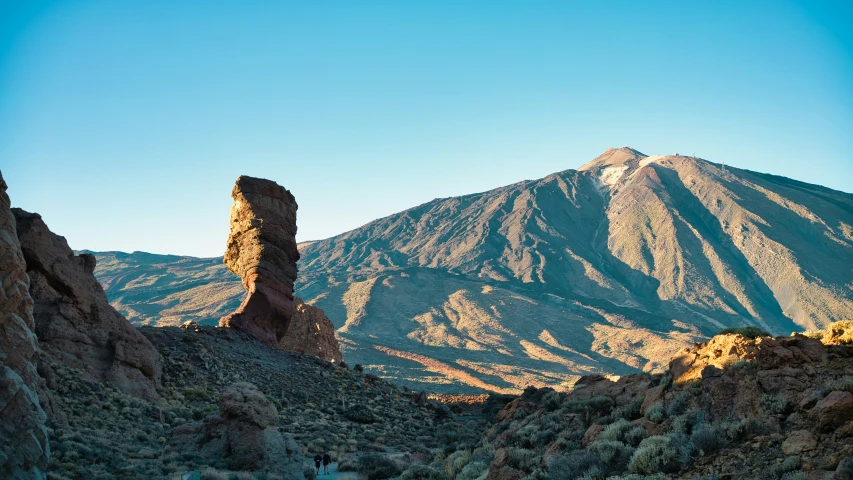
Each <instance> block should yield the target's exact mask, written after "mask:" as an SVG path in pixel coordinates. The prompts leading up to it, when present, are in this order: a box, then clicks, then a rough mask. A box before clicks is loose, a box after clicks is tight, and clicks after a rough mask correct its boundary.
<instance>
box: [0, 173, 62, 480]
mask: <svg viewBox="0 0 853 480" xmlns="http://www.w3.org/2000/svg"><path fill="white" fill-rule="evenodd" d="M9 207H10V203H9V197H8V195H6V182H5V181H4V180H3V176H2V175H0V282H2V286H3V288H0V478H21V479H31V478H44V476H45V474H44V471H45V468H46V467H47V462H48V460H49V457H50V448H49V446H48V439H47V429H46V427H45V421H46V420H47V416H46V415H45V413H44V410H42V408H41V405H40V404H39V398H38V394H37V393H36V392H37V389H38V383H39V378H38V373H37V371H36V361H37V359H38V355H39V347H38V340H37V339H36V335H35V332H34V330H35V321H34V320H33V300H32V298H30V294H29V286H30V280H29V277H28V276H27V273H26V263H25V262H24V256H23V254H22V253H21V245H20V243H19V241H18V235H17V229H16V226H15V217H13V216H12V212H11V211H10V209H9Z"/></svg>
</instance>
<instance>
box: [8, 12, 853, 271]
mask: <svg viewBox="0 0 853 480" xmlns="http://www.w3.org/2000/svg"><path fill="white" fill-rule="evenodd" d="M851 23H853V3H851V2H849V1H838V2H802V3H797V2H786V1H784V0H778V1H767V2H762V1H713V2H710V1H709V2H693V1H691V2H615V1H613V2H563V1H559V2H546V1H517V2H504V1H495V2H485V1H470V2H459V1H452V2H450V1H448V2H443V1H429V2H416V1H404V2H401V1H393V2H370V1H365V2H344V1H341V2H337V1H321V2H315V1H310V2H308V1H306V2H233V1H227V2H226V1H223V2H217V1H210V2H190V1H187V2H181V1H169V2H166V1H163V2H158V1H136V2H130V1H118V0H117V1H103V2H75V1H64V2H57V3H40V2H33V1H20V2H14V1H13V2H9V1H8V0H6V1H2V2H0V170H2V172H3V175H4V177H5V179H6V181H7V183H8V184H9V194H10V196H11V197H12V203H13V205H15V206H19V207H22V208H24V209H27V210H31V211H36V212H39V213H41V214H42V215H43V216H44V218H45V220H46V222H47V223H48V225H49V226H50V227H51V229H52V230H54V231H55V232H57V233H59V234H61V235H64V236H65V237H66V238H67V239H68V241H69V243H70V245H71V246H72V248H77V249H82V248H89V249H93V250H124V251H132V250H143V251H150V252H155V253H175V254H187V255H198V256H218V255H221V254H222V252H223V250H224V247H225V239H226V236H227V233H228V210H229V208H230V205H231V198H230V191H231V187H232V185H233V182H234V180H235V179H236V178H237V176H239V175H240V174H248V175H253V176H260V177H266V178H270V179H273V180H275V181H277V182H279V183H280V184H282V185H284V186H286V187H287V188H289V189H290V190H291V191H292V192H293V193H294V195H296V198H297V201H298V202H299V214H298V219H299V221H298V223H299V234H298V240H300V241H304V240H310V239H317V238H325V237H328V236H331V235H334V234H337V233H341V232H344V231H346V230H349V229H352V228H355V227H357V226H360V225H362V224H364V223H366V222H368V221H370V220H372V219H375V218H378V217H382V216H385V215H389V214H392V213H394V212H397V211H400V210H403V209H406V208H408V207H411V206H414V205H417V204H420V203H423V202H425V201H429V200H431V199H433V198H436V197H447V196H452V195H459V194H465V193H472V192H477V191H483V190H487V189H490V188H494V187H498V186H501V185H506V184H509V183H513V182H516V181H519V180H523V179H531V178H539V177H542V176H545V175H547V174H549V173H552V172H555V171H560V170H565V169H568V168H577V167H578V166H580V165H582V164H583V163H586V162H587V161H589V160H591V159H592V158H594V157H595V156H597V155H598V154H600V153H601V152H602V151H604V150H605V149H607V148H608V147H614V146H622V145H630V146H632V147H634V148H636V149H638V150H640V151H642V152H645V153H647V154H661V153H671V152H676V151H677V152H696V155H697V156H701V157H704V158H707V159H709V160H712V161H717V162H719V161H723V162H726V163H727V164H730V165H734V166H738V167H742V168H749V169H753V170H758V171H764V172H771V173H775V174H779V175H785V176H789V177H793V178H797V179H800V180H803V181H808V182H811V183H818V184H822V185H826V186H828V187H831V188H835V189H839V190H845V191H848V192H849V191H851V190H853V187H851V180H853V154H851V152H853V29H851V28H849V25H850V24H851Z"/></svg>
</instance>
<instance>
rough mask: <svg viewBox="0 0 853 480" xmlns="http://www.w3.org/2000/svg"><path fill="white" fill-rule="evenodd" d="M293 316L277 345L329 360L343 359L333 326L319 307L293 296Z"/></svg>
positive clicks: (337, 361)
mask: <svg viewBox="0 0 853 480" xmlns="http://www.w3.org/2000/svg"><path fill="white" fill-rule="evenodd" d="M293 300H294V303H293V318H292V319H291V322H290V328H288V329H287V333H286V334H285V335H284V337H283V338H282V339H281V341H280V342H279V347H281V348H282V349H284V350H290V351H292V352H300V353H307V354H308V355H314V356H315V357H320V358H323V359H326V360H329V361H330V362H335V363H339V362H341V361H342V360H343V355H341V349H340V346H339V345H338V341H337V339H335V327H334V325H332V322H331V321H330V320H329V319H328V317H326V314H325V313H324V312H323V310H322V309H321V308H319V307H315V306H313V305H309V304H307V303H305V302H304V301H303V300H302V299H301V298H299V297H294V298H293Z"/></svg>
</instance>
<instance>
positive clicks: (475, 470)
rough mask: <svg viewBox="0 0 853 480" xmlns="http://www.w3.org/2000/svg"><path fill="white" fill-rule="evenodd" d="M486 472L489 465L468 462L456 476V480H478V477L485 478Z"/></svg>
mask: <svg viewBox="0 0 853 480" xmlns="http://www.w3.org/2000/svg"><path fill="white" fill-rule="evenodd" d="M488 470H489V464H488V463H486V462H480V461H474V462H470V463H469V464H468V465H465V468H463V469H462V471H461V472H459V474H457V475H456V480H478V479H479V478H480V477H483V478H485V476H486V472H488Z"/></svg>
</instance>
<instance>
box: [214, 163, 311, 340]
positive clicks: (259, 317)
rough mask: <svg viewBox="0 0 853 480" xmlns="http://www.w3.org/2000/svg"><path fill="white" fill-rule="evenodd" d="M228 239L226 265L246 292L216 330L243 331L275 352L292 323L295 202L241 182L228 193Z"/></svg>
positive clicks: (267, 186)
mask: <svg viewBox="0 0 853 480" xmlns="http://www.w3.org/2000/svg"><path fill="white" fill-rule="evenodd" d="M231 197H232V198H233V199H234V205H233V206H232V207H231V233H230V235H229V236H228V245H227V247H226V250H225V256H224V261H225V264H226V265H227V266H228V269H229V270H231V271H232V272H234V273H235V274H237V275H239V276H240V278H242V279H243V287H244V288H245V289H246V291H247V292H248V294H247V296H246V299H245V300H244V301H243V304H242V305H240V308H238V309H237V311H235V312H234V313H232V314H230V315H228V316H225V317H222V319H221V320H220V321H219V325H220V326H224V327H232V328H237V329H240V330H243V331H245V332H248V333H250V334H251V335H253V336H255V337H256V338H258V339H259V340H261V341H263V342H264V343H267V344H268V345H272V346H277V345H278V344H279V342H281V341H282V339H283V338H284V335H285V333H287V329H288V327H289V326H290V322H291V319H292V318H293V282H294V281H295V280H296V272H297V269H296V262H297V260H299V250H297V248H296V209H297V208H298V206H297V205H296V199H295V198H293V195H292V194H291V193H290V192H289V191H288V190H286V189H285V188H284V187H282V186H280V185H278V184H277V183H275V182H273V181H270V180H265V179H262V178H253V177H247V176H241V177H240V178H238V179H237V183H236V184H235V185H234V189H233V190H232V191H231Z"/></svg>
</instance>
